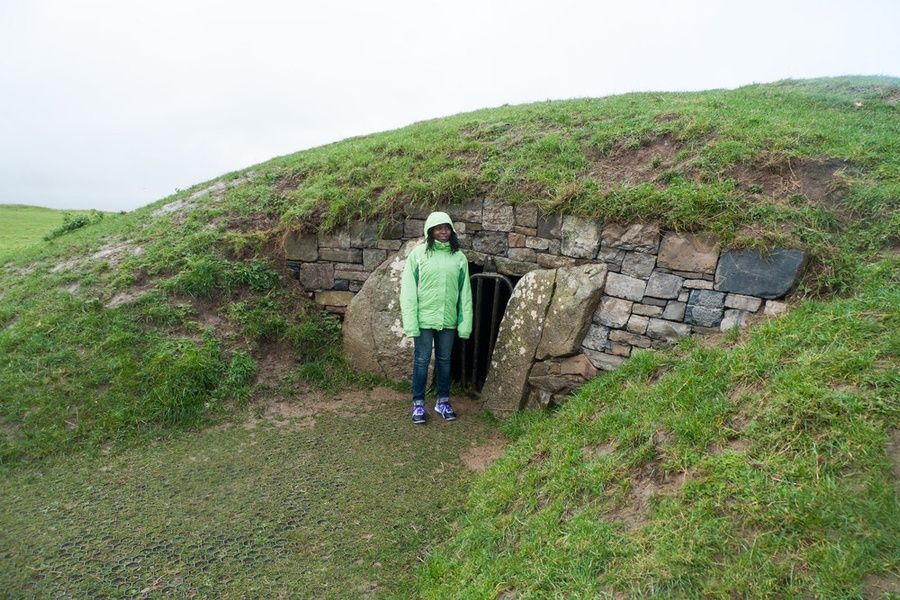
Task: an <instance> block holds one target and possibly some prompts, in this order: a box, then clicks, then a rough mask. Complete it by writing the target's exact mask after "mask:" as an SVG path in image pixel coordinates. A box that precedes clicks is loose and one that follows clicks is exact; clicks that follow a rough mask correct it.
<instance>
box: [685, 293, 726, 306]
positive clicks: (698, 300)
mask: <svg viewBox="0 0 900 600" xmlns="http://www.w3.org/2000/svg"><path fill="white" fill-rule="evenodd" d="M691 305H698V306H706V307H710V308H722V307H723V306H725V294H724V293H723V292H716V291H713V290H693V291H692V292H691V294H690V296H688V306H691Z"/></svg>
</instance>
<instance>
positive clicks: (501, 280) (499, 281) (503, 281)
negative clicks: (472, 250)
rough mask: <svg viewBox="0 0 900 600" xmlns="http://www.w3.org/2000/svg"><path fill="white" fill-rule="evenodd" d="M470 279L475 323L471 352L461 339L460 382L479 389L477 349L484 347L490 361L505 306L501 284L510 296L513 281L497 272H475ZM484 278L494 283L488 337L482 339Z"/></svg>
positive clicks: (470, 341)
mask: <svg viewBox="0 0 900 600" xmlns="http://www.w3.org/2000/svg"><path fill="white" fill-rule="evenodd" d="M470 280H471V282H472V285H473V286H474V288H475V294H474V295H475V302H474V304H475V305H474V306H473V308H472V310H473V312H474V316H475V323H474V325H473V327H472V337H471V339H470V340H469V343H471V344H472V348H471V352H470V351H469V343H467V342H466V340H462V384H463V386H466V387H469V386H471V387H473V388H476V389H477V391H480V385H481V384H480V378H479V376H480V375H481V373H479V371H480V369H479V363H480V361H479V360H478V356H479V354H480V352H479V351H480V350H481V349H482V348H485V347H486V348H487V351H486V356H487V359H488V361H490V358H491V355H492V354H493V352H494V345H495V344H496V343H497V336H498V335H499V331H498V329H499V328H498V325H499V323H500V318H501V317H502V314H501V311H502V310H504V309H505V308H506V307H505V306H503V307H502V308H501V306H500V290H501V286H505V287H506V290H507V291H508V292H509V295H510V296H512V291H513V283H512V281H510V279H509V278H508V277H506V276H505V275H500V274H499V273H476V274H475V275H472V277H471V278H470ZM485 280H491V281H492V282H493V284H494V289H493V299H492V300H493V301H492V303H491V313H490V325H489V330H488V337H487V339H486V340H482V339H481V338H482V323H481V320H482V319H481V313H482V305H483V303H484V283H485ZM469 354H471V356H472V369H471V371H470V370H469V369H468V368H467V364H466V361H467V357H468V356H469ZM486 374H487V373H485V375H486ZM470 377H471V378H470Z"/></svg>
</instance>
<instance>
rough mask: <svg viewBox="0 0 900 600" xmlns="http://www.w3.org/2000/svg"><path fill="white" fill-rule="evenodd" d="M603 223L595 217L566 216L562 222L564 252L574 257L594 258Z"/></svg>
mask: <svg viewBox="0 0 900 600" xmlns="http://www.w3.org/2000/svg"><path fill="white" fill-rule="evenodd" d="M602 229H603V224H602V223H601V222H599V221H596V220H594V219H582V218H581V217H572V216H565V217H563V222H562V249H561V251H562V253H563V254H565V255H566V256H571V257H572V258H594V257H595V256H597V248H598V247H599V245H600V234H601V230H602Z"/></svg>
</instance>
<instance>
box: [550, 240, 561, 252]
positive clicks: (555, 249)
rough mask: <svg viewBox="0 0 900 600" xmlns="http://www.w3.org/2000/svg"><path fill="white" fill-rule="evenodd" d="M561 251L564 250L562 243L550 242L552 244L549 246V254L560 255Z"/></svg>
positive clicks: (557, 241)
mask: <svg viewBox="0 0 900 600" xmlns="http://www.w3.org/2000/svg"><path fill="white" fill-rule="evenodd" d="M560 250H562V242H561V241H559V240H550V244H549V245H548V246H547V252H549V253H550V254H559V253H560Z"/></svg>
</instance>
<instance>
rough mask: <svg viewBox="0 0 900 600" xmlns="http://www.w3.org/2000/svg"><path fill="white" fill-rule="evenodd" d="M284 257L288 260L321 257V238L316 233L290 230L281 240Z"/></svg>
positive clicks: (308, 259)
mask: <svg viewBox="0 0 900 600" xmlns="http://www.w3.org/2000/svg"><path fill="white" fill-rule="evenodd" d="M281 245H282V247H283V248H284V257H285V258H286V259H288V260H303V261H316V260H318V259H319V240H318V239H317V238H316V235H315V234H302V233H298V232H296V231H288V232H287V233H285V234H284V237H283V238H282V240H281Z"/></svg>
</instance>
